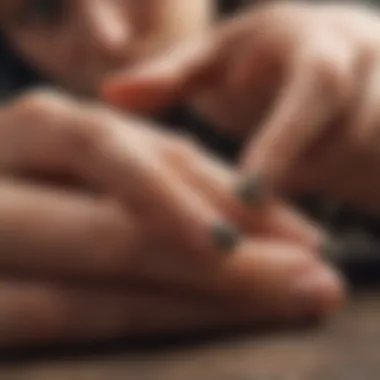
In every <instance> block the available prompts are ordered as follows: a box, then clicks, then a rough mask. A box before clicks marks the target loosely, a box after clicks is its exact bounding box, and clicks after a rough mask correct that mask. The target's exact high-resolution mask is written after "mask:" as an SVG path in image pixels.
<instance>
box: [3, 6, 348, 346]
mask: <svg viewBox="0 0 380 380" xmlns="http://www.w3.org/2000/svg"><path fill="white" fill-rule="evenodd" d="M52 3H54V2H50V1H45V2H44V1H35V2H33V1H18V2H13V1H12V2H10V1H9V2H6V1H4V2H2V3H1V5H0V18H1V20H2V21H1V25H2V26H3V29H4V30H5V32H6V35H7V36H8V38H9V39H10V41H11V43H12V45H13V46H14V48H15V49H16V51H17V52H18V53H19V54H20V55H21V56H22V57H23V58H24V59H25V60H26V61H28V62H29V63H30V64H32V65H34V67H35V68H36V69H37V70H39V71H40V72H41V73H44V74H46V75H47V76H48V77H50V78H52V79H53V80H54V81H55V82H56V83H58V84H60V85H61V86H62V87H64V88H65V89H66V90H68V92H71V93H72V94H73V95H67V94H63V93H59V92H57V91H54V92H53V91H50V90H43V91H42V90H36V91H34V92H32V93H28V94H25V95H23V96H22V97H21V98H20V99H16V100H14V101H12V102H10V103H8V104H5V105H3V108H2V109H1V111H0V148H1V149H0V167H1V169H2V177H1V181H0V193H1V197H0V199H1V202H0V215H1V217H0V236H1V239H2V249H1V255H0V273H1V277H0V278H1V281H0V282H1V286H0V305H1V308H0V332H1V333H0V345H2V346H9V345H18V344H34V343H49V342H58V343H59V342H67V341H77V340H90V341H91V340H96V339H107V338H114V337H118V336H120V335H123V334H127V335H136V334H138V335H139V334H149V333H158V332H167V331H177V330H194V329H199V328H205V327H219V326H229V325H239V324H245V323H252V322H256V321H262V320H275V321H282V320H285V321H287V320H292V321H294V320H303V319H305V318H308V317H311V316H323V315H326V314H328V313H331V312H332V311H333V310H335V309H336V308H337V307H338V306H339V305H340V303H341V301H342V298H343V295H344V287H343V284H342V281H341V279H340V277H339V275H338V274H336V273H335V272H334V271H333V270H332V269H331V268H329V267H328V266H327V265H326V264H324V263H323V262H322V260H321V259H320V258H319V253H320V249H321V248H320V247H321V245H322V243H323V241H324V234H323V232H322V231H321V230H320V229H319V228H318V227H316V226H315V225H314V224H313V223H311V222H310V221H309V220H307V219H306V218H305V217H304V216H302V215H301V214H299V213H298V212H297V211H295V210H294V209H293V208H291V207H290V206H289V205H287V204H286V203H285V202H283V201H281V200H278V199H275V200H271V201H270V202H269V203H268V205H267V206H266V207H264V208H262V209H261V210H258V211H255V212H253V211H252V210H251V209H249V208H247V207H245V206H244V205H242V203H241V202H240V201H239V199H237V198H236V197H235V196H234V194H232V193H231V191H230V190H231V188H232V187H233V185H234V184H235V183H236V182H237V178H238V177H237V173H236V172H235V171H234V170H233V169H232V168H231V167H228V166H227V165H225V164H224V163H221V162H219V161H218V160H216V159H215V158H213V157H212V156H210V155H209V154H208V153H207V152H205V151H204V150H203V149H202V148H200V147H199V146H198V145H197V144H195V143H193V142H191V141H189V140H188V139H187V138H183V137H180V136H176V135H173V134H171V133H169V132H164V131H163V130H161V129H160V128H159V126H157V125H153V124H151V123H149V122H147V121H146V120H144V119H137V118H134V117H132V116H126V115H123V114H120V113H119V112H118V111H116V110H115V109H111V108H108V107H107V106H103V105H100V104H99V103H97V102H94V101H93V100H86V101H84V100H83V99H80V100H79V99H78V97H77V96H78V95H85V96H86V98H91V97H95V95H96V94H95V91H96V90H97V89H98V88H99V87H100V85H101V84H102V83H103V81H104V80H105V79H106V77H108V76H109V75H112V74H114V73H116V72H118V71H119V70H120V69H121V68H125V67H126V66H130V65H140V64H141V63H144V62H145V61H146V60H147V59H148V57H149V58H150V57H152V56H155V55H157V54H159V52H165V51H167V50H169V49H173V48H174V47H176V46H182V45H183V44H184V43H185V42H187V40H190V39H195V38H197V37H198V36H199V35H200V34H202V33H206V32H208V30H209V29H210V27H211V26H212V20H213V6H214V4H213V3H212V2H211V1H210V2H206V1H204V0H199V1H192V2H183V1H182V0H147V3H149V5H150V6H149V7H147V5H148V4H146V6H145V8H144V7H142V8H140V6H141V5H140V6H139V5H133V4H134V3H133V2H131V3H128V2H122V3H120V2H117V1H111V0H97V1H94V0H91V1H85V0H82V1H80V0H75V1H67V0H66V1H64V2H63V3H61V2H59V1H58V2H56V4H58V5H59V4H61V5H62V6H63V4H64V6H63V7H64V8H62V9H61V10H59V9H60V8H52V9H49V8H44V7H42V5H44V6H45V7H46V4H52ZM141 3H143V2H142V1H140V2H137V3H136V4H141ZM186 4H188V5H186ZM184 8H186V9H184ZM46 9H48V13H45V12H46ZM57 9H58V11H57ZM146 9H150V14H149V17H148V15H147V14H146V12H145V11H144V10H146ZM61 11H62V12H65V13H64V16H63V18H61V19H60V18H59V17H60V15H61V13H59V12H61ZM164 11H165V12H164ZM180 11H181V12H188V14H189V15H192V17H185V18H184V19H182V18H181V17H179V16H178V14H179V13H178V12H180ZM56 12H58V13H56ZM181 14H182V13H181ZM183 14H185V13H183ZM52 17H53V19H52V20H53V21H54V22H52V21H51V18H52ZM59 20H62V22H61V23H60V22H59ZM110 21H112V22H110ZM148 21H149V22H148ZM179 21H181V22H179ZM110 25H113V27H112V28H111V27H110ZM179 26H181V29H178V27H179ZM170 28H172V29H170ZM52 51H54V54H51V52H52ZM127 53H128V54H127ZM74 94H75V95H74ZM126 99H127V98H126ZM147 99H148V100H149V98H147ZM189 163H191V165H189ZM62 179H65V181H64V182H65V185H63V184H62V182H63V181H62ZM66 184H67V186H66ZM221 225H222V226H224V227H226V226H227V227H228V228H230V226H235V227H236V228H237V230H238V231H239V232H240V234H239V239H236V241H233V242H232V243H233V245H229V246H228V247H226V244H225V243H223V242H221V241H220V240H218V238H217V237H216V235H215V227H220V226H221ZM226 248H228V249H226ZM232 306H233V308H234V313H233V315H230V314H229V313H228V311H229V310H231V307H232ZM152 315H154V316H155V318H151V316H152ZM16 332H17V333H16Z"/></svg>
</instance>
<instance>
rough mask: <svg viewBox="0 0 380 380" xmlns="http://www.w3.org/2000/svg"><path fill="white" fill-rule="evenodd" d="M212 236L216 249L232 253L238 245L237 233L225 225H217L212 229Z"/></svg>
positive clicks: (231, 227)
mask: <svg viewBox="0 0 380 380" xmlns="http://www.w3.org/2000/svg"><path fill="white" fill-rule="evenodd" d="M212 236H213V239H214V242H215V244H216V246H217V248H218V249H221V250H222V251H226V252H233V251H234V250H235V249H236V247H237V246H238V244H239V241H240V234H239V231H238V230H237V229H236V228H234V227H233V226H232V225H230V224H227V223H218V224H216V225H214V226H213V228H212Z"/></svg>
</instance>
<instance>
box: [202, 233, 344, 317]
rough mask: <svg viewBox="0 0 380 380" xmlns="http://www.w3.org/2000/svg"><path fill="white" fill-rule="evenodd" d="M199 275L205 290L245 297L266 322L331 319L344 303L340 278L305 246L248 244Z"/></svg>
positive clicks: (257, 241) (260, 241) (267, 242)
mask: <svg viewBox="0 0 380 380" xmlns="http://www.w3.org/2000/svg"><path fill="white" fill-rule="evenodd" d="M198 275H199V276H200V278H201V280H200V281H198V284H200V285H201V287H200V289H208V291H210V290H211V289H214V291H215V292H219V293H220V294H224V295H225V296H226V295H230V296H232V297H235V298H238V299H239V298H243V299H245V300H246V301H245V302H246V303H247V304H249V305H250V306H251V307H252V310H254V311H255V312H256V315H260V314H261V315H262V316H265V317H266V318H270V316H281V317H282V318H285V317H289V318H292V319H297V318H298V319H299V318H304V317H305V316H310V315H311V314H314V315H319V316H321V315H326V314H329V313H331V312H332V311H334V310H336V308H338V307H339V306H340V305H341V303H342V300H343V298H344V286H343V283H342V280H341V279H340V277H339V275H338V274H336V273H335V272H334V271H333V270H332V269H330V268H329V267H327V266H326V265H325V264H322V263H321V261H319V259H317V258H316V257H315V255H312V254H311V253H310V251H308V250H307V249H305V248H304V247H301V246H297V245H293V244H290V243H286V242H284V241H283V240H277V241H276V240H275V239H271V240H265V239H255V240H253V239H251V240H247V241H246V242H245V243H243V244H241V245H240V246H239V249H238V250H237V252H236V253H235V255H233V256H229V257H226V258H225V260H223V261H221V262H220V263H218V265H216V266H214V267H213V268H208V269H207V271H202V270H199V271H198ZM248 300H249V301H248Z"/></svg>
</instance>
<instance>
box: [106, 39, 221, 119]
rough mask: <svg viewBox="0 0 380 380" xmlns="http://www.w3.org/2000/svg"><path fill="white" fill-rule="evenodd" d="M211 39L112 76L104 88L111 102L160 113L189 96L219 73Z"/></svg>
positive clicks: (138, 111)
mask: <svg viewBox="0 0 380 380" xmlns="http://www.w3.org/2000/svg"><path fill="white" fill-rule="evenodd" d="M214 53H215V48H214V47H212V44H210V43H209V42H204V41H201V42H199V41H198V42H197V43H193V44H191V45H186V46H185V47H184V48H181V49H179V50H177V51H175V52H173V53H171V54H169V55H165V56H162V57H160V58H159V59H155V60H154V61H151V62H149V63H147V64H143V65H141V66H138V67H137V68H135V69H129V70H128V69H127V70H125V71H122V72H120V73H117V74H115V75H113V76H112V77H110V78H108V79H107V80H106V81H105V83H103V86H102V88H101V96H102V97H103V99H105V100H106V101H107V102H109V103H111V104H114V105H116V106H118V107H121V108H123V109H127V110H129V111H132V112H136V113H156V112H158V111H160V110H162V109H164V108H166V107H170V106H173V105H175V104H176V103H179V102H183V101H184V100H186V99H188V98H189V97H190V96H191V95H192V94H194V93H195V92H197V91H198V90H199V89H200V87H201V86H206V85H207V83H208V82H209V81H211V80H212V78H213V77H214V75H213V74H215V70H214V66H215V64H216V61H215V59H214V57H215V54H214Z"/></svg>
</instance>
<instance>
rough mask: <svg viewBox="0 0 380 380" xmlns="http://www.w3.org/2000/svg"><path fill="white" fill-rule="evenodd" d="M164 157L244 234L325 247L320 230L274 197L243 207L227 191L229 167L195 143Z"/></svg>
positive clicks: (316, 248) (231, 177)
mask: <svg viewBox="0 0 380 380" xmlns="http://www.w3.org/2000/svg"><path fill="white" fill-rule="evenodd" d="M184 145H185V144H184ZM189 146H190V148H189ZM167 160H168V164H169V165H173V166H174V167H175V168H176V169H177V170H178V171H179V172H181V173H183V174H184V175H186V176H187V178H188V179H189V181H190V182H191V184H193V186H194V187H195V188H197V189H198V191H199V192H200V193H201V194H202V195H203V196H205V197H206V198H207V199H208V200H209V201H210V202H212V203H213V204H214V205H215V207H216V208H217V209H220V210H223V212H224V213H225V214H226V215H227V216H228V218H229V219H231V220H233V221H234V223H235V224H237V225H239V226H240V228H241V229H242V230H244V232H246V233H247V234H250V235H251V236H257V235H258V234H259V235H262V236H268V237H275V238H278V239H281V238H283V239H285V240H289V241H293V242H294V243H296V244H304V245H305V246H306V247H308V248H310V249H311V250H313V251H317V252H318V251H319V250H321V249H327V247H326V244H327V243H326V236H325V233H324V232H323V231H322V229H321V228H319V227H318V226H316V225H315V223H313V222H312V221H310V220H308V219H307V218H306V217H305V216H303V215H301V214H300V213H298V212H297V211H296V210H294V209H292V208H290V207H289V206H287V205H286V204H285V203H284V202H281V201H278V200H273V202H270V204H268V205H266V207H265V208H261V209H257V210H254V211H252V210H251V209H247V208H246V207H244V205H242V204H241V203H240V202H239V201H238V200H237V199H236V197H235V196H234V195H233V194H232V193H231V192H230V189H231V188H232V187H233V185H234V183H235V182H236V174H235V173H234V171H233V170H232V168H229V167H228V166H227V165H224V164H222V163H221V162H218V161H216V160H215V159H213V158H212V157H211V156H209V155H207V153H206V152H204V151H202V150H201V149H200V148H199V147H198V146H196V145H195V144H193V146H192V147H191V145H189V143H187V147H186V148H185V147H183V148H182V149H177V150H176V151H175V152H172V154H169V155H168V156H167Z"/></svg>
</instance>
